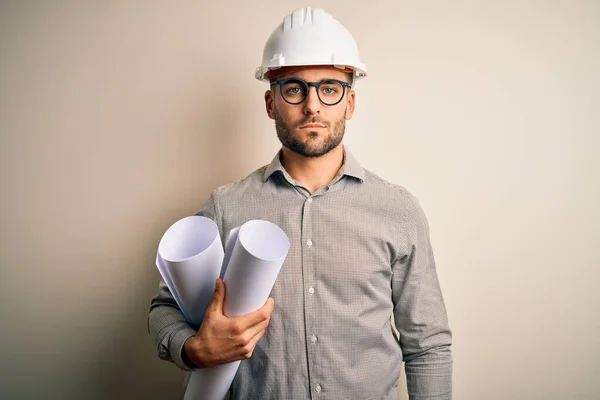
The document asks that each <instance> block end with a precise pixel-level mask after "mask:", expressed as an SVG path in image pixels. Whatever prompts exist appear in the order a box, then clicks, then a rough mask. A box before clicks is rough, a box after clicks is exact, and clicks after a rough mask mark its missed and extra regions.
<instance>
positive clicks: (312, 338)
mask: <svg viewBox="0 0 600 400" xmlns="http://www.w3.org/2000/svg"><path fill="white" fill-rule="evenodd" d="M310 341H311V342H313V343H317V337H316V336H315V335H312V336H311V337H310Z"/></svg>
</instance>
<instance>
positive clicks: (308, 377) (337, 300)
mask: <svg viewBox="0 0 600 400" xmlns="http://www.w3.org/2000/svg"><path fill="white" fill-rule="evenodd" d="M280 155H281V154H280V153H278V154H277V155H276V156H275V158H274V159H273V161H272V162H271V163H270V164H269V165H266V166H264V167H262V168H260V169H258V170H256V171H255V172H253V173H252V174H250V175H249V176H248V177H246V178H245V179H242V180H240V181H238V182H235V183H232V184H229V185H226V186H222V187H220V188H218V189H216V190H215V191H214V192H213V193H212V195H211V197H210V199H209V200H208V202H207V203H206V204H205V205H204V207H203V208H202V210H201V211H200V212H199V213H198V215H202V216H205V217H208V218H211V219H213V220H214V221H215V222H216V223H217V225H218V227H219V232H220V234H221V239H222V240H223V242H225V241H226V239H227V237H228V234H229V232H230V230H231V229H233V228H235V227H238V226H240V225H242V224H243V223H244V222H246V221H249V220H252V219H262V220H267V221H271V222H273V223H275V224H277V225H278V226H280V227H281V228H282V229H283V230H284V231H285V232H286V234H287V235H288V237H289V239H290V249H289V253H288V256H287V258H286V260H285V262H284V264H283V266H282V268H281V271H280V273H279V276H278V277H277V280H276V282H275V286H274V287H273V290H272V292H271V297H273V299H274V300H275V309H274V311H273V313H272V315H271V321H270V324H269V326H268V328H267V330H266V333H265V336H264V337H263V338H262V339H261V340H260V341H259V342H258V344H257V346H256V348H255V350H254V352H253V355H252V357H251V358H250V359H248V360H244V361H242V362H241V364H240V367H239V370H238V372H237V375H236V376H235V379H234V381H233V384H232V386H231V389H230V396H231V399H232V400H242V399H244V400H265V399H282V400H294V399H302V400H305V399H343V400H367V399H377V400H382V399H384V400H388V399H389V400H392V399H395V398H396V388H397V381H398V377H399V374H400V371H401V366H402V361H404V362H405V363H406V364H405V367H406V375H407V386H408V391H409V396H410V398H411V399H415V400H417V399H419V400H422V399H450V398H451V382H452V357H451V352H450V345H451V331H450V329H449V326H448V320H447V316H446V309H445V306H444V301H443V298H442V293H441V290H440V285H439V282H438V278H437V274H436V266H435V261H434V256H433V252H432V248H431V244H430V239H429V231H428V229H429V228H428V223H427V220H426V218H425V215H424V213H423V211H422V209H421V207H420V206H419V203H418V201H417V200H416V199H415V197H414V196H413V195H411V194H410V193H409V192H408V191H407V190H406V189H404V188H402V187H401V186H398V185H394V184H391V183H388V182H386V181H385V180H383V179H382V178H380V177H378V176H377V175H375V174H373V173H372V172H370V171H368V170H366V169H363V168H362V167H361V166H360V165H359V163H358V162H357V161H356V160H355V159H354V158H353V156H352V155H351V154H350V153H349V152H348V151H345V155H344V163H343V166H342V168H341V169H340V171H339V173H338V174H337V176H336V177H335V178H334V180H333V181H331V182H330V183H329V184H328V185H326V186H324V187H321V188H320V189H318V190H317V191H315V192H314V193H312V194H311V193H310V191H309V190H307V189H306V188H305V187H303V186H302V185H301V184H300V183H299V182H297V181H295V180H294V179H293V178H292V177H291V176H290V175H289V174H288V173H287V172H286V171H285V169H284V168H283V166H282V164H281V162H280ZM392 316H393V318H391V317H392ZM392 323H395V327H396V328H397V330H398V332H399V334H400V335H399V337H398V336H396V335H395V333H394V331H393V328H392ZM149 328H150V332H151V334H152V336H153V338H154V339H155V340H156V342H157V344H158V355H159V357H161V358H163V359H168V360H171V361H173V362H175V363H176V364H177V365H178V366H179V367H181V368H182V369H189V368H190V366H189V365H186V364H185V362H184V360H183V359H182V348H183V343H184V342H185V340H186V339H188V338H189V337H190V336H192V335H194V334H195V333H196V329H197V328H198V327H192V326H190V325H189V324H188V323H187V322H186V320H185V318H184V317H183V315H182V313H181V311H180V310H179V309H178V308H177V304H176V303H175V301H174V300H173V297H172V296H171V293H170V292H169V290H168V289H167V288H166V286H165V284H164V282H161V284H160V286H159V292H158V295H157V296H156V297H155V298H154V299H153V300H152V304H151V309H150V314H149Z"/></svg>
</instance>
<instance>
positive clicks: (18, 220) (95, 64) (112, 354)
mask: <svg viewBox="0 0 600 400" xmlns="http://www.w3.org/2000/svg"><path fill="white" fill-rule="evenodd" d="M305 5H308V4H305V3H300V2H297V1H266V0H259V1H254V2H244V1H241V0H240V1H235V2H233V1H229V2H227V1H224V2H217V1H213V2H206V1H191V0H190V1H178V2H169V1H152V2H147V1H133V0H131V1H126V2H125V1H105V2H80V1H53V2H43V1H37V2H36V1H24V2H17V1H2V2H1V3H0V56H1V61H0V179H1V181H0V190H1V193H2V194H1V196H0V212H1V216H0V235H1V236H0V290H1V293H2V298H1V300H2V301H1V303H0V304H1V305H0V317H1V321H2V323H1V325H2V329H1V333H0V338H1V340H0V351H1V353H0V354H2V356H1V357H0V372H1V374H0V398H7V399H20V398H22V399H26V398H35V397H37V396H42V395H43V396H44V398H46V399H132V398H136V399H138V398H139V399H163V398H177V396H178V395H179V393H181V390H180V383H181V378H182V375H181V373H180V372H179V371H178V370H177V369H176V368H175V367H174V366H173V365H171V364H169V363H166V362H161V361H159V360H158V359H157V358H156V355H155V351H154V346H153V344H152V343H151V341H150V339H149V337H148V334H147V328H146V315H147V309H148V304H149V301H150V298H151V297H152V296H153V295H154V293H155V291H156V287H157V282H158V279H159V277H158V273H157V272H156V268H155V267H154V257H155V252H156V247H157V245H158V241H159V239H160V237H161V235H162V233H163V232H164V231H165V230H166V228H167V227H168V226H169V225H170V224H171V223H173V222H174V221H175V220H177V219H179V218H181V217H183V216H187V215H190V214H193V213H195V212H196V211H198V210H199V209H200V207H201V206H202V204H203V202H204V200H205V199H206V198H207V196H208V195H209V193H210V191H211V190H212V189H213V188H215V187H216V186H218V185H221V184H224V183H228V182H231V181H234V180H237V179H240V178H242V177H244V176H246V175H247V174H248V173H250V172H251V171H253V170H254V169H255V168H257V167H259V166H261V165H263V164H266V163H267V162H269V161H270V159H271V158H272V156H273V154H274V152H275V151H276V150H277V149H278V142H277V138H276V135H275V131H274V127H273V123H272V121H271V120H269V119H268V118H267V117H266V115H265V112H264V106H263V100H262V98H263V92H264V90H265V89H266V87H265V86H264V84H261V83H259V82H257V81H255V80H254V78H253V74H254V68H255V67H256V66H257V65H258V64H259V63H260V57H261V53H262V47H263V44H264V42H265V40H266V38H267V37H268V35H269V34H270V32H271V31H272V30H273V29H274V27H275V26H276V25H277V24H278V23H279V22H280V21H281V19H282V18H283V16H284V15H285V14H287V13H288V12H290V11H291V10H293V9H294V8H297V7H301V6H305ZM313 5H315V6H320V7H323V8H325V9H326V10H327V11H328V12H331V13H333V14H334V16H336V17H337V18H338V19H339V20H341V21H342V22H343V23H344V24H345V25H346V26H347V27H348V28H349V30H350V31H351V32H352V33H353V34H354V36H355V38H356V40H357V42H358V44H359V47H360V50H361V55H362V57H363V59H364V62H365V63H366V64H367V66H368V68H369V74H370V76H369V77H368V78H367V79H366V80H364V81H361V82H360V83H359V84H358V85H357V112H356V115H355V118H354V119H353V120H352V121H351V122H350V123H349V125H348V130H347V139H346V143H347V145H348V147H349V148H350V149H351V150H352V151H353V153H354V154H355V156H356V157H357V158H358V159H359V160H360V161H361V162H362V163H363V164H364V166H365V167H366V168H368V169H370V170H372V171H374V172H375V173H377V174H379V175H381V176H383V177H384V178H386V179H388V180H390V181H393V182H395V183H398V184H401V185H403V186H405V187H407V188H408V189H409V190H410V191H412V192H413V193H414V194H415V195H416V196H417V197H418V198H419V200H420V202H421V204H422V206H423V208H424V209H425V211H426V213H427V215H428V217H429V222H430V225H431V234H432V241H433V244H434V251H435V254H436V259H437V264H438V270H439V277H440V281H441V285H442V289H443V292H444V296H445V300H446V304H447V307H448V313H449V318H450V323H451V327H452V329H453V332H454V346H453V349H454V359H455V374H454V385H455V392H454V393H455V398H456V399H461V400H463V399H464V400H481V399H486V400H488V399H489V400H496V399H497V400H505V399H544V400H547V399H557V400H558V399H595V398H598V397H600V380H598V378H597V375H598V374H599V373H600V361H598V360H599V359H600V339H599V338H600V335H599V334H598V328H600V313H599V312H598V308H597V307H598V306H599V305H600V295H599V290H598V282H599V281H600V270H599V267H600V257H599V255H598V252H597V250H596V248H597V246H598V244H599V243H600V228H599V225H600V212H599V211H598V205H599V204H600V161H599V159H598V156H600V117H599V115H600V113H599V110H600V77H599V74H598V71H600V45H599V43H600V23H599V21H600V3H598V2H597V1H584V0H577V1H575V0H573V1H566V0H565V1H559V0H556V1H546V2H539V1H532V0H526V1H491V0H490V1H483V0H482V1H474V0H473V1H457V2H446V1H442V0H430V1H421V2H408V1H378V2H366V3H365V2H362V3H355V4H354V5H351V3H350V2H348V1H340V0H336V1H333V0H332V1H322V2H320V3H319V4H313ZM402 385H403V383H402V384H401V389H403V387H402ZM404 390H405V389H404ZM401 393H402V390H401ZM399 398H401V399H406V395H405V394H401V395H400V397H399Z"/></svg>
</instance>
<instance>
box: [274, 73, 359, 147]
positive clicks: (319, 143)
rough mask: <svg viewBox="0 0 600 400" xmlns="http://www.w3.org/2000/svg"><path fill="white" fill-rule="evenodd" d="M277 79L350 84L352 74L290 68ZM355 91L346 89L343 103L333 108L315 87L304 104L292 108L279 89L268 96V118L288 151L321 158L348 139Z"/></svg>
mask: <svg viewBox="0 0 600 400" xmlns="http://www.w3.org/2000/svg"><path fill="white" fill-rule="evenodd" d="M275 78H276V79H286V78H298V79H302V80H304V81H306V82H321V81H325V80H328V79H337V80H339V81H343V82H348V83H349V77H348V73H346V72H344V71H342V70H340V69H338V68H335V67H329V66H325V67H320V66H314V67H289V68H285V69H282V70H277V71H276V75H275ZM354 97H355V93H354V91H351V90H350V88H348V87H347V88H346V89H345V94H344V97H343V98H342V100H341V101H340V102H339V103H338V104H336V105H333V106H328V105H325V104H323V103H322V102H321V101H320V100H319V97H318V96H317V90H316V88H315V87H310V89H309V91H308V96H307V98H306V99H305V100H304V101H303V102H302V103H300V104H289V103H288V102H286V101H285V100H284V99H283V98H282V96H281V91H280V86H279V85H275V86H273V87H272V90H268V91H267V92H266V93H265V104H266V108H267V114H268V115H269V117H270V118H271V119H274V120H275V128H276V130H277V137H278V138H279V140H280V141H281V143H282V144H283V146H285V147H287V148H288V149H290V150H292V151H294V152H296V153H298V154H300V155H302V156H305V157H320V156H322V155H324V154H327V153H328V152H329V151H331V150H332V149H334V148H336V147H337V146H338V145H339V144H340V143H341V141H342V139H343V137H344V131H345V129H346V119H350V118H352V115H353V114H354Z"/></svg>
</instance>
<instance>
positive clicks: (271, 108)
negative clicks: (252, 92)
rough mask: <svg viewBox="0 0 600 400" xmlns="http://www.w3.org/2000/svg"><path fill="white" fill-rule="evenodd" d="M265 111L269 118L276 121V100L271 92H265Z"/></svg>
mask: <svg viewBox="0 0 600 400" xmlns="http://www.w3.org/2000/svg"><path fill="white" fill-rule="evenodd" d="M265 109H266V110H267V115H268V116H269V118H271V119H275V99H273V92H272V91H271V90H267V91H266V92H265Z"/></svg>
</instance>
